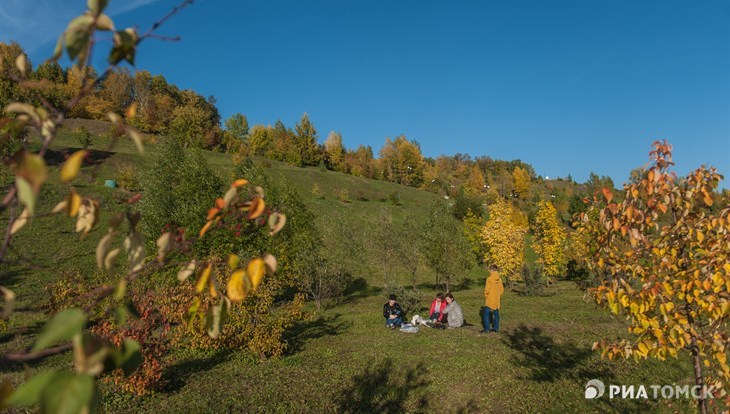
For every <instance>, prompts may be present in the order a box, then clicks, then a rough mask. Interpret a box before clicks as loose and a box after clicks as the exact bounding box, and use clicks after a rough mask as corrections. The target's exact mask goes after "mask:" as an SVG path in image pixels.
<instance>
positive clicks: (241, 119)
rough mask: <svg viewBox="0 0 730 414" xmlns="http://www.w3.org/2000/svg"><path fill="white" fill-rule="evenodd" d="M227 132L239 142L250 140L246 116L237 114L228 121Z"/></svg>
mask: <svg viewBox="0 0 730 414" xmlns="http://www.w3.org/2000/svg"><path fill="white" fill-rule="evenodd" d="M226 132H227V133H229V134H231V136H233V138H236V139H239V140H245V139H246V138H248V119H246V115H242V114H240V113H235V114H233V115H231V117H230V118H228V119H226Z"/></svg>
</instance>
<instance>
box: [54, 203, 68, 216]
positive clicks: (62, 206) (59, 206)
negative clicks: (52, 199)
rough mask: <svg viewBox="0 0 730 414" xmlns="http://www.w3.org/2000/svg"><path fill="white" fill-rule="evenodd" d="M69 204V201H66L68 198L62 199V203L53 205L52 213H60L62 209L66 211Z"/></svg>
mask: <svg viewBox="0 0 730 414" xmlns="http://www.w3.org/2000/svg"><path fill="white" fill-rule="evenodd" d="M67 206H68V201H66V200H64V201H61V202H60V203H58V204H56V206H55V207H53V210H51V214H56V213H60V212H62V211H66V209H67Z"/></svg>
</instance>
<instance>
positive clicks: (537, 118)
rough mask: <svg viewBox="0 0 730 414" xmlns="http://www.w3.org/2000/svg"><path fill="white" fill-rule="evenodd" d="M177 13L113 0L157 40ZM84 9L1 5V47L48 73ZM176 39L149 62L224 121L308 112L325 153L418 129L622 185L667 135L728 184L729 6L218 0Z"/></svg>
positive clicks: (12, 0) (145, 54)
mask: <svg viewBox="0 0 730 414" xmlns="http://www.w3.org/2000/svg"><path fill="white" fill-rule="evenodd" d="M43 3H45V6H46V7H45V8H46V9H49V11H47V12H39V10H43V9H44V7H39V6H38V5H39V4H43ZM176 3H177V2H176V1H167V0H135V1H126V2H120V1H114V0H112V1H111V6H110V7H111V8H110V14H112V16H113V17H114V19H115V22H116V25H117V27H126V26H129V25H134V24H137V25H139V26H140V28H146V27H148V26H149V24H150V23H152V22H153V21H154V20H156V19H157V18H158V17H160V16H162V15H164V14H165V13H166V12H167V11H168V10H169V9H170V8H171V7H172V6H173V5H174V4H176ZM26 4H32V5H33V7H31V6H29V5H26ZM84 5H85V1H82V0H74V1H70V0H59V1H51V0H40V1H33V2H28V1H26V0H3V1H2V2H0V40H2V41H7V40H10V39H15V40H18V41H20V42H21V44H22V45H24V47H26V49H27V50H28V51H29V54H30V57H31V60H32V61H33V62H40V61H42V60H43V59H44V58H45V57H46V56H48V55H49V54H50V53H51V51H52V49H53V45H54V43H55V39H56V37H57V33H59V32H60V31H62V30H63V28H64V26H65V23H66V22H67V21H68V20H69V18H71V17H73V15H74V13H73V10H77V11H78V12H81V11H82V10H83V8H84ZM160 33H161V34H167V35H180V36H182V41H181V42H179V43H167V42H162V41H157V40H153V41H150V42H148V43H146V44H143V46H142V49H141V51H140V52H139V54H138V58H137V64H138V66H137V68H138V69H147V70H149V71H151V72H153V73H162V74H164V75H165V77H166V78H168V79H169V80H170V81H172V82H174V83H176V84H177V85H179V86H180V87H182V88H192V89H195V90H196V91H198V92H200V93H202V94H204V95H214V96H215V97H216V98H217V100H218V107H219V109H220V111H221V114H222V115H223V117H228V116H230V115H231V114H232V113H234V112H241V113H243V114H245V115H246V116H247V117H248V118H249V122H250V123H263V124H273V123H274V122H275V121H276V120H277V119H281V120H282V121H284V123H285V124H287V125H290V126H293V125H294V123H295V122H296V121H297V120H298V119H299V117H300V116H301V115H302V113H303V112H307V113H308V114H309V116H310V118H311V119H312V121H313V122H314V124H315V126H316V127H317V129H318V130H319V133H320V139H321V140H322V141H323V140H324V138H325V137H326V135H327V133H328V132H329V131H330V130H336V131H340V132H341V133H342V135H343V138H344V141H345V144H346V145H347V146H348V147H356V146H357V145H358V144H361V143H362V144H366V145H371V146H372V147H373V149H374V150H375V151H377V150H378V149H379V148H380V146H381V145H382V143H383V141H384V139H385V137H386V136H390V137H394V136H396V135H399V134H405V135H406V136H407V137H408V138H410V139H415V140H417V141H418V142H419V143H420V144H421V147H422V150H423V153H424V154H425V155H426V156H437V155H439V154H455V153H459V152H460V153H469V154H471V155H473V156H476V155H489V156H491V157H493V158H499V159H508V160H509V159H516V158H519V159H521V160H523V161H526V162H529V163H531V164H532V165H534V167H535V169H536V171H537V172H538V174H541V175H547V176H551V177H555V176H562V177H565V176H567V175H568V174H571V175H572V176H573V177H574V178H575V179H576V180H578V181H584V180H585V179H587V177H588V174H589V172H591V171H594V172H596V173H598V174H599V175H609V176H611V177H612V178H613V179H614V181H615V183H616V184H617V186H620V184H621V183H622V182H623V181H625V180H626V178H627V177H628V173H629V171H630V170H631V169H632V168H634V167H637V166H641V165H643V164H644V163H645V162H646V161H647V153H648V151H649V149H650V144H651V142H652V141H654V140H656V139H668V140H669V141H670V142H671V143H672V144H673V145H674V148H675V154H674V155H675V157H674V158H675V162H677V167H676V169H677V172H678V173H681V174H684V173H686V172H688V171H690V170H692V169H694V168H696V167H698V166H699V165H701V164H703V163H704V164H710V165H714V166H716V167H718V169H719V170H720V172H721V173H723V174H725V175H728V174H730V2H729V1H727V0H724V1H714V0H708V1H702V2H696V1H615V0H612V1H607V0H605V1H601V0H594V1H587V0H577V1H500V2H495V1H480V2H477V1H458V2H445V1H430V0H426V1H423V0H421V1H359V2H355V1H347V0H344V1H343V0H322V1H316V2H315V1H266V2H264V1H256V2H252V1H240V2H227V1H221V0H218V1H216V0H202V1H199V2H197V3H195V4H194V5H193V6H192V7H191V8H189V9H186V10H184V11H183V12H182V13H180V15H178V16H176V17H175V18H174V19H173V20H171V21H170V22H169V24H166V25H165V26H164V27H163V28H162V29H161V31H160ZM103 58H104V56H103V55H101V54H97V56H96V60H97V61H98V62H99V66H101V62H102V60H103ZM727 183H728V179H726V180H725V181H724V182H723V187H727Z"/></svg>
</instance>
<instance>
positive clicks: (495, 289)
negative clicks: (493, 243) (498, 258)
mask: <svg viewBox="0 0 730 414" xmlns="http://www.w3.org/2000/svg"><path fill="white" fill-rule="evenodd" d="M503 293H504V285H503V284H502V278H501V277H499V268H498V267H497V266H496V265H491V266H489V277H487V282H486V283H485V285H484V304H485V305H486V306H484V311H483V313H482V325H483V326H484V330H483V331H481V332H482V333H484V332H499V308H500V307H501V304H500V298H501V297H502V294H503Z"/></svg>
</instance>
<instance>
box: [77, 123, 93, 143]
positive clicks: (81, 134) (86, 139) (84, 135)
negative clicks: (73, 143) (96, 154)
mask: <svg viewBox="0 0 730 414" xmlns="http://www.w3.org/2000/svg"><path fill="white" fill-rule="evenodd" d="M76 132H77V134H78V136H77V138H78V140H79V145H81V146H82V147H83V148H84V149H87V148H89V147H90V146H91V132H89V130H88V129H86V127H85V126H80V127H79V128H78V130H77V131H76Z"/></svg>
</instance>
